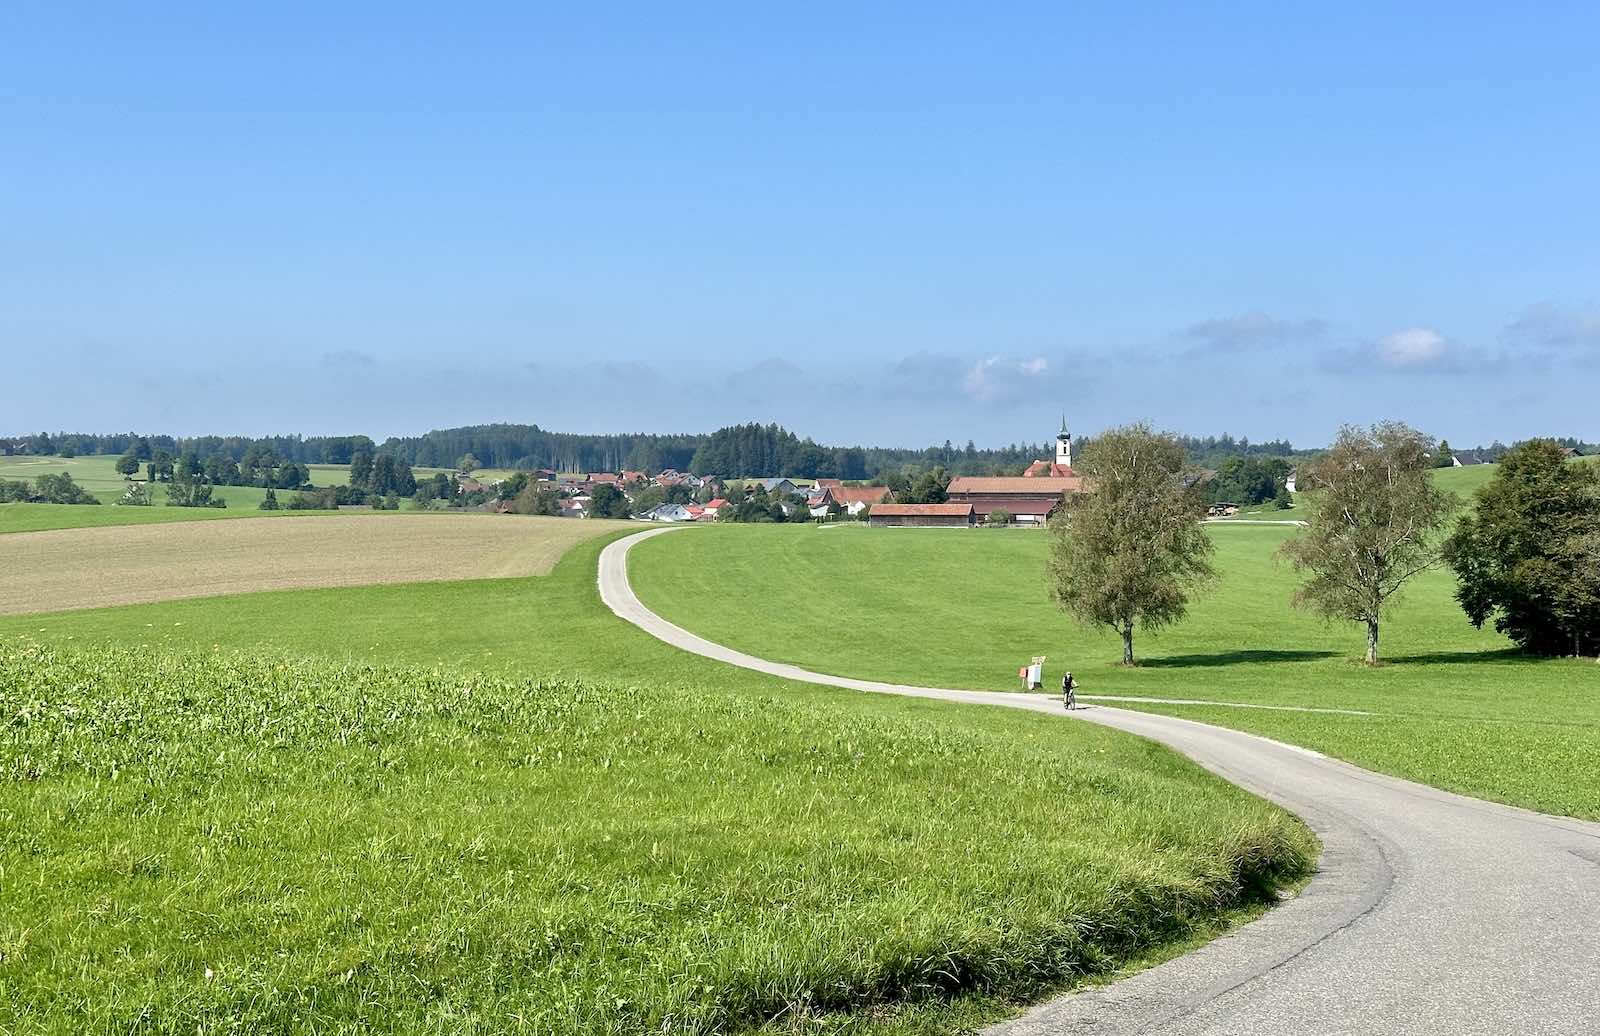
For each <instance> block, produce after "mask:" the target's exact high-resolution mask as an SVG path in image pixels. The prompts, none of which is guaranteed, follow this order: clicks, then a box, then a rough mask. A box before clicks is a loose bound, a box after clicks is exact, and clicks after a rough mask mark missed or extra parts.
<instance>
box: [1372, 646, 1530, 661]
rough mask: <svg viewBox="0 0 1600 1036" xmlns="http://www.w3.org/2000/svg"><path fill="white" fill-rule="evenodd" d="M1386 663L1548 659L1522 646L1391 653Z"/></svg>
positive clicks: (1386, 658)
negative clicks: (1413, 653)
mask: <svg viewBox="0 0 1600 1036" xmlns="http://www.w3.org/2000/svg"><path fill="white" fill-rule="evenodd" d="M1382 661H1383V663H1384V664H1385V665H1461V664H1467V665H1505V664H1507V663H1512V662H1543V661H1546V659H1543V658H1541V657H1540V656H1538V655H1530V654H1528V653H1527V652H1526V651H1523V650H1522V649H1521V648H1516V647H1509V648H1499V649H1498V650H1495V651H1429V652H1423V653H1421V654H1415V655H1389V656H1386V657H1385V658H1383V660H1382Z"/></svg>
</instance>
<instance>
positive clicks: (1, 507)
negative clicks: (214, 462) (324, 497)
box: [0, 455, 349, 534]
mask: <svg viewBox="0 0 1600 1036" xmlns="http://www.w3.org/2000/svg"><path fill="white" fill-rule="evenodd" d="M116 464H117V458H116V457H112V456H99V455H94V456H87V457H71V458H67V457H28V456H16V457H0V479H35V478H38V477H39V476H40V475H59V474H62V473H66V474H69V475H71V476H72V480H73V481H74V482H76V483H78V484H79V485H81V486H82V487H83V488H84V489H86V490H88V491H89V492H90V493H93V494H94V496H95V497H96V499H98V500H99V501H100V505H99V506H94V505H91V504H84V505H77V504H0V534H3V533H8V532H37V531H40V530H44V529H78V528H89V527H95V526H103V525H144V524H147V523H150V522H193V521H208V520H210V519H214V518H240V517H251V518H255V517H259V516H260V515H262V514H264V513H272V512H263V511H261V510H260V509H259V508H260V504H261V501H263V500H265V499H266V497H267V491H266V490H265V489H257V488H256V487H254V486H216V487H214V488H213V489H212V494H213V495H214V496H217V497H220V498H222V499H223V500H226V501H227V502H228V506H227V507H225V508H207V507H168V506H166V493H165V491H164V490H163V489H162V487H161V486H159V485H156V486H153V487H151V489H150V493H151V498H152V503H151V505H150V506H149V507H121V506H117V504H116V502H117V501H118V500H120V499H122V494H123V492H124V491H125V490H126V489H127V485H128V483H127V480H126V479H124V478H123V477H122V476H121V475H119V474H117V470H116ZM317 467H321V465H318V466H317ZM342 470H344V471H345V476H346V479H348V477H349V471H348V469H342ZM141 477H142V476H141ZM318 477H319V475H318V473H317V472H315V471H314V472H313V478H314V479H316V478H318ZM317 484H318V485H322V484H323V483H322V482H320V481H319V482H318V483H317ZM329 484H331V483H329ZM290 495H291V492H290V491H289V490H279V491H278V497H279V500H280V501H281V500H284V499H287V498H288V497H289V496H290ZM277 513H280V514H281V513H282V512H277ZM301 513H302V514H304V513H315V512H301Z"/></svg>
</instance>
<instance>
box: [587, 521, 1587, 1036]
mask: <svg viewBox="0 0 1600 1036" xmlns="http://www.w3.org/2000/svg"><path fill="white" fill-rule="evenodd" d="M670 531H673V530H672V529H670V528H667V529H655V530H651V531H649V532H642V533H638V534H636V535H633V536H628V537H625V538H623V539H621V540H618V541H616V542H614V543H612V544H610V545H608V546H607V547H606V548H605V550H604V551H603V552H602V553H601V555H600V572H599V579H600V595H601V597H602V598H603V599H604V600H605V602H606V604H607V605H608V606H610V608H611V610H612V611H614V612H616V613H617V615H619V616H621V617H622V618H624V619H626V620H627V621H629V622H631V623H633V624H634V625H636V626H639V627H640V628H642V629H644V630H645V631H646V632H648V633H650V634H652V635H653V636H656V637H658V638H660V639H661V640H664V641H666V642H667V643H669V644H672V645H674V646H676V647H679V648H682V649H683V650H685V651H692V652H694V653H696V654H700V655H705V656H706V657H708V658H715V659H718V660H720V661H723V662H727V663H729V664H731V665H737V666H743V667H744V668H746V669H754V670H757V671H759V672H763V673H770V674H772V675H774V676H780V677H785V678H788V679H791V680H801V681H804V682H807V683H817V684H828V685H832V686H836V687H845V688H850V689H853V690H858V691H869V692H875V693H882V694H900V695H909V696H914V697H920V698H937V699H941V700H944V701H953V702H962V703H967V704H979V705H990V706H995V705H999V706H1008V707H1012V708H1022V709H1033V710H1036V711H1040V712H1045V713H1048V714H1049V715H1050V716H1051V717H1052V718H1054V719H1056V720H1058V721H1060V720H1063V719H1065V714H1064V712H1063V710H1062V708H1061V705H1060V703H1059V702H1058V701H1052V700H1050V699H1048V698H1045V697H1042V696H1038V695H1025V694H1015V693H1001V692H984V691H962V690H943V689H939V688H931V687H908V686H903V685H899V684H886V683H878V682H876V681H871V680H854V679H849V678H845V677H837V676H827V675H824V674H820V673H814V672H810V671H807V670H804V669H801V668H799V667H797V666H792V665H785V664H781V663H776V662H768V661H765V660H763V659H759V658H755V657H753V656H750V655H746V654H743V653H741V652H737V651H733V650H730V649H729V648H726V647H723V646H721V645H718V644H713V643H711V642H710V641H707V640H704V639H703V638H700V637H697V636H695V635H694V634H692V633H690V632H688V631H687V630H684V629H682V628H680V627H678V626H674V625H673V624H672V623H669V622H667V621H666V620H665V619H662V618H661V617H660V616H658V615H656V614H655V613H654V612H651V611H650V610H649V609H647V608H646V607H645V606H644V605H643V604H641V603H640V601H639V599H638V597H637V596H635V595H634V592H633V589H632V587H630V586H629V584H628V574H627V556H628V551H629V550H630V549H631V548H632V547H633V546H634V545H635V544H637V543H639V542H641V541H642V540H645V539H648V538H649V537H651V536H657V535H660V534H662V533H665V532H670ZM1071 715H1072V716H1073V717H1076V718H1078V719H1080V720H1082V721H1085V722H1092V723H1100V724H1103V725H1105V726H1109V727H1115V728H1117V729H1119V730H1125V731H1128V732H1129V733H1133V734H1137V735H1139V736H1141V737H1146V738H1150V739H1151V740H1153V741H1158V742H1160V743H1162V744H1164V745H1168V746H1170V747H1171V748H1173V749H1175V750H1177V751H1179V752H1181V753H1183V754H1184V755H1186V756H1188V757H1190V758H1191V759H1193V760H1195V761H1196V762H1197V763H1199V764H1200V765H1201V766H1204V767H1205V768H1206V769H1208V770H1211V771H1213V772H1214V773H1217V774H1220V775H1221V776H1223V777H1225V778H1226V779H1228V780H1230V781H1232V782H1233V783H1235V784H1237V785H1239V786H1240V787H1242V788H1246V789H1248V790H1250V791H1252V792H1255V793H1256V794H1258V795H1261V796H1263V797H1265V798H1267V799H1270V800H1272V801H1273V802H1276V803H1278V804H1279V805H1281V806H1283V807H1284V808H1286V809H1288V810H1291V811H1292V812H1294V813H1295V814H1296V815H1298V816H1300V817H1301V818H1302V819H1304V820H1305V822H1306V823H1307V824H1309V825H1310V826H1311V828H1312V829H1313V830H1314V831H1316V833H1317V835H1318V836H1319V837H1321V839H1322V844H1323V854H1322V859H1321V863H1320V869H1319V871H1318V874H1317V876H1316V878H1315V879H1314V880H1313V881H1312V882H1311V884H1310V885H1309V886H1308V887H1307V888H1306V890H1305V891H1304V892H1302V893H1301V894H1300V895H1299V896H1298V897H1296V898H1295V899H1293V900H1291V901H1289V902H1287V903H1285V904H1283V905H1282V906H1280V907H1278V908H1277V909H1274V910H1272V911H1269V912H1268V913H1267V914H1266V915H1265V916H1264V917H1263V918H1261V919H1260V920H1258V921H1255V922H1253V923H1251V924H1248V925H1245V926H1243V927H1241V928H1239V929H1237V930H1236V931H1235V932H1233V933H1231V934H1229V935H1227V936H1224V937H1222V938H1220V939H1217V940H1215V941H1214V942H1212V943H1209V944H1208V945H1206V946H1204V947H1202V948H1200V949H1199V950H1197V951H1195V952H1193V953H1190V954H1187V955H1186V956H1183V957H1180V958H1177V959H1176V960H1172V961H1169V962H1167V963H1165V964H1162V965H1160V966H1158V967H1155V968H1151V969H1149V970H1148V971H1144V972H1141V973H1139V974H1137V975H1134V976H1131V977H1129V978H1126V979H1123V980H1121V981H1118V982H1114V983H1111V984H1110V985H1107V986H1103V987H1099V988H1094V989H1088V990H1085V991H1082V992H1078V993H1072V994H1068V995H1066V996H1063V997H1060V998H1058V999H1056V1000H1052V1001H1050V1002H1048V1003H1045V1004H1042V1005H1040V1006H1038V1007H1035V1008H1033V1009H1032V1010H1030V1011H1029V1012H1028V1013H1026V1014H1025V1015H1023V1016H1021V1017H1019V1018H1017V1019H1014V1020H1012V1021H1010V1022H1006V1023H1004V1024H1002V1025H999V1026H997V1027H995V1028H994V1029H993V1030H991V1032H992V1033H994V1034H996V1036H1001V1034H1003V1036H1036V1034H1044V1033H1108V1034H1134V1033H1162V1034H1174V1036H1198V1034H1207V1036H1249V1034H1269V1033H1270V1034H1279V1036H1331V1034H1345V1033H1348V1034H1352V1036H1380V1034H1390V1033H1393V1034H1407V1036H1416V1034H1441V1036H1443V1034H1449V1036H1476V1034H1484V1036H1504V1034H1513V1033H1527V1034H1567V1033H1571V1034H1580V1033H1581V1034H1587V1036H1594V1034H1600V824H1592V823H1586V822H1583V821H1578V820H1572V819H1568V818H1563V817H1551V816H1545V815H1543V814H1539V813H1531V812H1528V811H1526V810H1520V809H1513V808H1511V807H1507V806H1500V805H1495V804H1493V803H1488V802H1482V801H1479V800H1477V799H1469V798H1465V797H1463V796H1460V795H1452V794H1449V793H1447V792H1442V791H1438V790H1436V789H1433V788H1429V787H1426V786H1424V785H1420V784H1413V783H1411V782H1409V781H1402V780H1397V779H1395V778H1393V777H1386V776H1383V775H1381V774H1375V773H1370V772H1368V771H1366V770H1362V769H1359V768H1357V767H1354V766H1350V765H1348V764H1346V763H1342V762H1339V761H1337V760H1334V759H1329V758H1327V757H1325V756H1323V755H1320V754H1318V753H1316V752H1311V751H1308V750H1306V749H1303V748H1296V747H1294V746H1291V745H1284V744H1280V743H1277V742H1274V741H1269V740H1267V739H1265V738H1260V737H1255V736H1253V735H1249V734H1243V733H1239V732H1237V731H1232V730H1225V729H1222V728H1220V727H1213V726H1209V725H1206V724H1203V723H1195V722H1192V721H1190V720H1184V719H1177V718H1173V717H1168V716H1156V715H1150V714H1147V713H1140V712H1131V711H1126V710H1122V709H1114V708H1106V707H1102V706H1094V707H1091V708H1086V709H1082V710H1079V711H1077V712H1075V713H1072V714H1071ZM1507 765H1516V763H1515V761H1513V760H1507Z"/></svg>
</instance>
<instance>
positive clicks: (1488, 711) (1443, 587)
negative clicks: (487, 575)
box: [630, 523, 1600, 818]
mask: <svg viewBox="0 0 1600 1036" xmlns="http://www.w3.org/2000/svg"><path fill="white" fill-rule="evenodd" d="M1207 528H1208V529H1209V530H1210V534H1211V536H1212V539H1213V541H1214V542H1215V544H1216V547H1217V553H1216V558H1215V563H1216V567H1217V569H1218V572H1219V578H1218V580H1217V582H1216V584H1215V585H1214V586H1213V587H1212V588H1211V589H1210V591H1209V592H1208V593H1207V594H1205V595H1204V596H1203V597H1201V598H1200V599H1199V600H1197V601H1196V602H1195V603H1194V605H1193V606H1192V608H1191V610H1190V615H1189V618H1188V619H1187V620H1186V621H1184V622H1183V623H1181V624H1179V625H1177V626H1174V627H1172V628H1169V629H1168V630H1165V631H1163V632H1161V633H1160V634H1158V635H1150V634H1140V635H1138V636H1136V639H1135V645H1134V646H1135V651H1136V654H1137V656H1138V658H1139V661H1140V663H1141V664H1140V665H1138V666H1137V667H1135V668H1131V669H1130V668H1125V667H1123V666H1122V665H1121V664H1120V660H1121V655H1120V646H1119V643H1118V641H1117V639H1116V637H1115V635H1114V634H1113V633H1112V632H1111V631H1109V630H1098V629H1085V628H1083V627H1081V626H1078V625H1075V624H1074V623H1072V622H1071V621H1069V620H1068V619H1067V618H1066V617H1065V616H1063V615H1062V614H1061V613H1059V612H1058V611H1057V610H1056V609H1055V608H1054V606H1053V605H1052V604H1051V603H1050V602H1049V600H1048V599H1047V596H1046V588H1045V582H1044V558H1045V552H1046V547H1047V537H1046V536H1045V535H1044V534H1041V533H1038V532H1030V531H1021V530H987V529H979V530H961V529H956V530H944V529H869V528H863V527H860V526H853V525H848V526H838V527H832V528H817V527H801V528H795V527H786V526H719V527H714V528H696V529H692V530H686V531H684V532H679V533H674V534H672V535H668V536H662V537H657V538H655V539H653V540H650V541H648V542H646V543H644V544H641V545H640V546H638V547H636V548H635V549H634V551H633V554H632V556H631V559H630V561H631V566H630V573H631V576H632V580H633V583H634V586H635V589H636V590H637V591H638V593H639V595H640V597H641V598H642V599H643V600H644V601H645V603H646V604H648V605H649V606H650V607H651V608H652V609H654V610H656V611H658V612H659V613H660V614H662V615H664V616H665V617H667V618H668V619H670V620H672V621H673V622H675V623H677V624H679V625H681V626H684V627H685V628H687V629H690V630H693V631H694V632H696V633H699V634H701V635H703V636H705V637H707V638H709V639H711V640H714V641H717V642H718V643H723V644H727V645H729V646H731V647H734V648H738V649H740V650H742V651H746V652H749V653H751V654H755V655H760V656H763V657H768V658H774V659H778V660H781V661H785V662H792V663H795V664H798V665H802V666H806V667H808V668H812V669H815V670H819V671H822V672H827V673H833V674H837V675H846V676H856V677H865V678H873V679H880V680H889V681H896V682H902V683H912V684H919V685H923V686H939V687H960V688H978V689H985V690H1018V689H1020V687H1021V685H1020V682H1019V681H1018V680H1017V678H1016V673H1017V669H1018V667H1019V666H1021V665H1023V664H1024V663H1026V662H1027V661H1028V660H1029V658H1030V657H1031V656H1034V655H1044V656H1046V657H1047V658H1048V659H1049V661H1048V662H1047V663H1046V678H1047V686H1050V685H1053V684H1055V683H1056V682H1057V681H1059V679H1060V675H1061V673H1062V671H1063V669H1070V670H1072V672H1073V674H1074V676H1075V678H1076V679H1077V680H1078V681H1079V684H1080V690H1081V693H1083V694H1087V695H1128V696H1138V697H1146V698H1182V699H1201V700H1206V701H1219V702H1233V703H1248V704H1260V705H1287V706H1308V707H1313V708H1335V709H1349V710H1361V711H1367V712H1370V713H1373V715H1370V716H1345V715H1324V714H1305V713H1291V712H1269V711H1262V710H1254V709H1237V708H1218V707H1214V706H1213V707H1202V706H1188V705H1156V704H1151V705H1149V706H1145V707H1147V708H1149V709H1151V710H1153V711H1162V712H1170V713H1172V714H1175V715H1182V716H1188V717H1192V718H1196V719H1204V720H1206V721H1209V722H1215V723H1219V724H1221V725H1224V726H1231V727H1236V728H1240V729H1245V730H1252V731H1258V732H1261V733H1265V734H1268V735H1270V736H1272V737H1276V738H1279V739H1282V740H1287V741H1291V742H1294V743H1296V744H1302V745H1306V746H1307V747H1311V748H1315V749H1319V750H1321V751H1324V752H1327V753H1329V754H1332V755H1336V756H1339V757H1341V758H1345V759H1348V760H1350V761H1351V762H1354V763H1357V764H1359V765H1362V766H1366V767H1370V768H1373V769H1377V770H1382V771H1385V772H1388V773H1393V774H1397V775H1399V776H1403V777H1407V778H1411V779H1414V780H1419V781H1423V782H1425V783H1429V784H1433V785H1436V786H1439V787H1443V788H1448V789H1451V790H1455V791H1460V792H1464V793H1466V794H1471V795H1476V796H1480V797H1484V798H1491V799H1497V800H1500V801H1504V802H1510V803H1514V804H1517V805H1523V806H1528V807H1530V808H1534V809H1539V810H1543V811H1546V812H1554V813H1565V814H1571V815H1574V816H1581V817H1587V818H1600V774H1597V773H1596V772H1595V770H1594V760H1595V759H1596V758H1600V666H1596V665H1595V663H1594V661H1593V660H1592V659H1590V660H1586V661H1584V660H1572V659H1565V660H1563V659H1553V660H1552V659H1536V658H1529V657H1525V656H1522V655H1521V654H1519V653H1518V652H1517V651H1516V650H1514V648H1513V646H1512V645H1511V644H1510V643H1509V642H1508V641H1507V640H1506V639H1505V638H1504V637H1502V636H1500V635H1499V634H1497V633H1495V632H1494V631H1493V630H1483V631H1480V630H1476V629H1474V628H1473V627H1472V626H1471V625H1470V624H1468V622H1467V621H1466V619H1465V617H1464V616H1463V615H1462V613H1461V610H1460V608H1459V607H1458V606H1457V604H1456V602H1455V600H1454V599H1453V596H1452V595H1453V591H1454V582H1453V579H1452V577H1451V576H1450V575H1449V574H1448V573H1447V572H1444V571H1434V572H1430V573H1428V574H1426V575H1425V576H1423V577H1422V578H1420V579H1418V580H1417V581H1416V582H1415V583H1414V584H1413V585H1412V586H1411V588H1410V589H1409V590H1408V591H1407V592H1406V594H1405V596H1404V598H1403V599H1402V601H1401V603H1400V605H1399V606H1398V607H1397V608H1396V609H1395V611H1394V613H1393V615H1392V616H1391V617H1390V619H1389V620H1388V621H1387V622H1386V623H1385V625H1384V627H1383V655H1384V658H1385V659H1386V663H1385V664H1384V665H1383V666H1381V667H1379V668H1377V669H1369V668H1367V667H1366V666H1364V665H1362V664H1361V663H1360V662H1359V656H1360V653H1361V649H1362V645H1363V641H1362V633H1361V631H1360V630H1359V629H1357V628H1356V626H1355V625H1354V624H1346V623H1329V622H1324V621H1323V620H1321V619H1319V618H1316V617H1315V616H1313V615H1310V614H1306V613H1304V612H1300V611H1297V610H1295V609H1294V608H1292V607H1291V605H1290V597H1291V595H1292V593H1293V591H1294V587H1295V576H1294V573H1293V572H1292V571H1291V570H1290V569H1289V568H1288V567H1287V566H1286V565H1282V564H1280V563H1279V562H1278V561H1277V560H1276V558H1275V554H1276V551H1277V548H1278V547H1279V545H1280V544H1282V542H1283V541H1284V540H1285V539H1286V538H1288V537H1289V536H1291V535H1294V532H1295V530H1294V529H1293V527H1289V526H1268V525H1248V524H1233V523H1214V524H1212V525H1210V526H1208V527H1207ZM1119 704H1120V703H1119Z"/></svg>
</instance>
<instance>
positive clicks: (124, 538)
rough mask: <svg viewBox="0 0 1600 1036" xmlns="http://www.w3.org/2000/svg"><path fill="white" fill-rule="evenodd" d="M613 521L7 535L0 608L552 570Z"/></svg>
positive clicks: (387, 521) (17, 610) (448, 519)
mask: <svg viewBox="0 0 1600 1036" xmlns="http://www.w3.org/2000/svg"><path fill="white" fill-rule="evenodd" d="M615 528H616V526H615V525H610V524H608V523H605V522H583V521H572V520H570V519H559V518H534V517H523V516H512V515H450V514H414V515H413V514H381V515H380V514H371V515H366V514H339V515H323V516H313V517H301V516H293V517H278V516H273V517H268V518H258V519H243V520H240V521H232V522H205V523H183V524H157V525H144V526H118V527H109V528H96V529H65V530H51V531H46V532H31V533H18V534H16V535H12V536H4V537H0V571H3V572H4V573H5V580H4V582H0V614H4V615H16V614H24V613H30V612H49V611H65V610H69V609H76V608H92V607H99V606H104V605H112V604H127V603H138V602H150V601H162V600H172V599H177V598H185V597H203V596H211V595H218V594H230V593H241V592H246V591H260V590H274V589H289V588H303V587H323V586H354V585H362V584H369V583H407V582H427V581H434V580H448V579H471V578H488V577H504V576H528V575H539V574H542V573H546V572H548V571H550V569H551V567H552V566H553V565H554V564H555V562H556V560H557V559H558V558H559V557H561V555H562V554H564V553H565V552H566V551H567V549H568V548H570V547H571V546H572V545H573V544H575V543H579V542H582V541H584V540H586V539H590V538H593V537H595V536H599V535H603V534H604V533H605V532H607V531H610V530H612V529H615Z"/></svg>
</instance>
